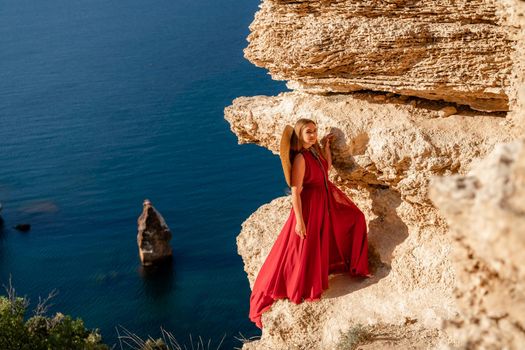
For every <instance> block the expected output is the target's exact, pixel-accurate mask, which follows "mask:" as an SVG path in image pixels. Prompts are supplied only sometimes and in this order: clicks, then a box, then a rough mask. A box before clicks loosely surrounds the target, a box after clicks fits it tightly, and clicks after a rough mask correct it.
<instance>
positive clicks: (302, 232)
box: [295, 220, 306, 238]
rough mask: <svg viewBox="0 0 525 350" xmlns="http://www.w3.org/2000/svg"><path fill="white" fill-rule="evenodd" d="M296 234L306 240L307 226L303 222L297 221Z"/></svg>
mask: <svg viewBox="0 0 525 350" xmlns="http://www.w3.org/2000/svg"><path fill="white" fill-rule="evenodd" d="M295 233H297V234H298V235H299V237H301V238H306V225H305V224H304V221H303V220H300V221H297V223H296V224H295Z"/></svg>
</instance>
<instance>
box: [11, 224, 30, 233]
mask: <svg viewBox="0 0 525 350" xmlns="http://www.w3.org/2000/svg"><path fill="white" fill-rule="evenodd" d="M15 230H18V231H21V232H27V231H29V230H31V225H30V224H17V225H16V226H15Z"/></svg>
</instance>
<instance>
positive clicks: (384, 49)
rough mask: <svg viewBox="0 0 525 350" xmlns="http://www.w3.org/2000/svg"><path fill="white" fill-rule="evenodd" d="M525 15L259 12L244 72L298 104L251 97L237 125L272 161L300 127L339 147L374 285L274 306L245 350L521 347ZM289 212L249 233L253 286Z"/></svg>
mask: <svg viewBox="0 0 525 350" xmlns="http://www.w3.org/2000/svg"><path fill="white" fill-rule="evenodd" d="M524 9H525V2H524V1H519V0H506V1H466V0H464V1H454V2H452V1H337V0H334V1H268V0H265V1H263V2H262V3H261V5H260V10H259V11H258V12H257V13H256V15H255V18H254V21H253V23H252V24H251V26H250V30H251V34H250V35H249V37H248V41H249V45H248V47H247V48H246V49H245V56H246V58H247V59H249V60H250V61H251V62H252V63H254V64H255V65H257V66H260V67H264V68H266V69H268V71H269V73H270V74H271V76H272V77H273V78H275V79H280V80H287V81H288V86H289V87H290V88H291V89H292V90H293V91H290V92H285V93H281V94H279V95H278V96H253V97H239V98H237V99H235V100H234V101H233V103H232V105H231V106H228V107H227V108H226V109H225V118H226V120H227V121H228V122H229V124H230V128H231V130H232V132H233V133H234V134H235V135H236V136H237V137H238V141H239V143H240V144H244V143H255V144H257V145H259V146H262V147H265V148H267V149H268V150H269V151H271V152H272V153H273V154H277V152H278V148H279V141H280V136H281V132H282V130H283V128H284V126H285V125H286V124H291V125H293V124H294V123H295V121H296V120H297V119H299V118H311V119H314V120H315V121H316V122H317V126H318V130H319V136H320V137H322V136H323V135H324V134H326V133H328V132H334V133H335V135H336V138H335V140H334V142H333V145H332V155H333V160H334V163H333V165H334V166H333V168H332V170H331V172H330V179H331V181H333V182H334V183H335V184H336V185H337V186H339V187H340V188H341V189H342V190H344V191H345V192H346V193H347V195H348V196H349V197H350V198H351V199H352V200H353V201H354V202H355V203H356V204H357V205H358V207H359V208H360V209H362V211H363V212H364V213H365V216H366V218H367V225H368V229H369V232H368V237H369V244H370V249H371V251H372V252H373V253H372V254H371V261H370V263H371V265H372V266H373V270H374V273H375V276H374V277H373V278H372V279H370V280H366V281H357V280H353V279H351V278H350V277H348V276H346V275H332V276H330V288H329V289H328V290H327V291H326V292H325V293H324V294H323V297H322V299H321V300H320V301H318V302H305V303H302V304H299V305H295V304H292V303H289V302H287V301H286V300H279V301H277V302H275V303H274V305H273V306H272V308H271V309H270V310H269V311H268V312H266V313H265V314H263V317H262V322H263V325H264V329H263V332H262V337H261V339H259V340H257V341H252V342H249V343H246V344H245V345H244V347H243V349H250V350H251V349H329V350H330V349H334V350H335V349H339V348H340V346H341V344H343V343H344V339H345V336H346V335H348V334H349V333H351V332H352V330H353V329H354V328H355V327H356V325H358V324H362V325H365V326H366V327H368V328H367V329H369V331H370V332H372V334H371V335H372V337H371V339H369V340H368V344H365V345H363V349H407V348H412V349H419V348H465V349H476V348H480V347H484V348H487V349H492V348H494V349H500V348H508V349H514V348H516V349H517V348H519V347H517V345H519V344H523V343H524V338H523V329H525V327H524V323H523V318H522V316H521V315H523V314H525V309H524V307H525V306H524V305H525V301H524V286H523V282H522V281H523V280H525V279H524V278H523V277H524V276H523V274H524V272H523V268H522V266H521V265H520V264H522V262H523V261H524V259H523V253H522V252H523V251H524V250H523V248H524V247H523V245H524V242H523V240H524V238H523V237H525V231H524V230H525V223H524V222H523V220H524V218H523V215H524V213H525V209H524V205H525V199H524V198H525V180H524V172H525V171H524V156H523V155H524V144H523V142H524V141H523V139H525V132H524V130H525V84H524V81H525V80H524V76H525V60H524V58H525V55H524V54H525V30H524V28H525V15H524V14H525V10H524ZM363 90H364V91H363ZM276 164H278V162H277V163H276ZM277 167H279V166H278V165H277ZM290 209H291V198H290V197H289V196H283V197H279V198H276V199H274V200H273V201H271V202H270V203H268V204H265V205H263V206H261V207H260V208H259V209H258V210H257V211H255V212H254V213H253V214H252V215H251V216H250V217H249V218H247V219H246V221H245V222H244V223H243V224H242V229H241V233H240V234H239V236H238V237H237V246H238V252H239V254H240V255H241V256H242V259H243V262H244V269H245V271H246V273H247V277H248V280H249V283H250V286H253V283H254V281H255V277H256V276H257V273H258V271H259V269H260V267H261V265H262V263H263V262H264V260H265V258H266V256H267V254H268V253H269V251H270V248H271V247H272V245H273V242H274V241H275V239H276V237H277V235H278V234H279V232H280V230H281V228H282V226H283V225H284V222H285V220H286V218H287V216H288V214H289V212H290ZM246 303H249V300H246ZM247 317H248V315H247Z"/></svg>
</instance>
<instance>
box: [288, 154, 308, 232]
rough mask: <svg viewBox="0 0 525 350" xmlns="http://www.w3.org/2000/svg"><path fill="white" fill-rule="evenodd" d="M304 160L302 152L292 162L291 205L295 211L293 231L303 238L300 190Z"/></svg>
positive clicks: (304, 229)
mask: <svg viewBox="0 0 525 350" xmlns="http://www.w3.org/2000/svg"><path fill="white" fill-rule="evenodd" d="M305 168H306V162H305V160H304V156H303V155H302V154H300V153H299V154H298V155H296V156H295V158H294V161H293V164H292V180H291V189H292V206H293V209H294V212H295V221H296V225H295V232H296V233H297V234H298V235H299V236H301V237H303V238H304V236H306V226H305V223H304V218H303V208H302V203H301V192H302V190H303V179H304V172H305Z"/></svg>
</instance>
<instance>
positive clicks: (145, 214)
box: [137, 199, 173, 266]
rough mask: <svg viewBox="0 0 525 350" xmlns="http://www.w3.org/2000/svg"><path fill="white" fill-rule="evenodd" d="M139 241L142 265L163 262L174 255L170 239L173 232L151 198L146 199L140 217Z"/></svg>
mask: <svg viewBox="0 0 525 350" xmlns="http://www.w3.org/2000/svg"><path fill="white" fill-rule="evenodd" d="M137 223H138V234H137V243H138V246H139V255H140V260H141V262H142V265H144V266H149V265H153V264H157V263H160V262H163V261H165V260H167V259H169V258H171V257H172V256H173V251H172V249H171V247H170V244H169V241H170V239H171V232H170V229H169V228H168V225H166V222H165V221H164V218H163V217H162V215H161V214H160V213H159V212H158V211H157V210H156V209H155V208H154V207H153V205H152V204H151V202H150V201H149V200H147V199H146V200H144V204H143V209H142V214H141V215H140V217H139V218H138V221H137Z"/></svg>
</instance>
